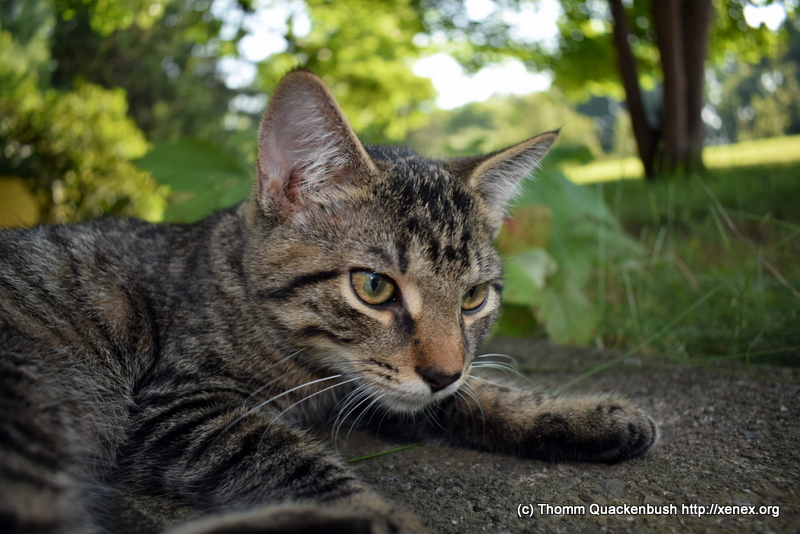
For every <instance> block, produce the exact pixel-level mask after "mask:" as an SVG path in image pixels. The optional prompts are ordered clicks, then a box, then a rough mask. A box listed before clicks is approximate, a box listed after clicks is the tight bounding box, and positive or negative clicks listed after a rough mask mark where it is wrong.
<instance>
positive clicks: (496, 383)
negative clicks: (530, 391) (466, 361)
mask: <svg viewBox="0 0 800 534" xmlns="http://www.w3.org/2000/svg"><path fill="white" fill-rule="evenodd" d="M469 377H470V378H471V379H473V380H477V381H478V382H483V383H484V384H489V385H491V386H495V387H498V388H505V389H510V390H512V391H524V389H522V388H518V387H515V386H510V385H508V384H503V383H500V382H493V381H491V380H488V379H486V378H483V377H480V376H476V375H473V374H470V375H469Z"/></svg>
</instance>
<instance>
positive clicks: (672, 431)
mask: <svg viewBox="0 0 800 534" xmlns="http://www.w3.org/2000/svg"><path fill="white" fill-rule="evenodd" d="M488 350H489V351H491V352H500V353H505V354H509V355H512V356H514V357H515V358H516V359H517V361H518V362H519V363H520V364H521V366H522V367H523V368H524V369H525V374H526V375H527V376H528V377H529V378H530V379H531V380H532V381H533V382H534V383H535V384H536V385H538V386H543V387H549V388H555V387H558V386H559V385H561V384H564V383H566V382H568V381H569V380H571V379H573V378H575V377H576V376H579V375H581V374H582V373H583V372H584V371H586V370H588V369H591V368H593V367H595V366H597V365H599V364H601V363H604V362H607V361H609V360H611V359H613V358H614V357H615V356H617V354H614V353H612V352H604V351H598V350H594V349H576V348H568V347H556V346H552V345H549V344H547V343H543V342H531V341H528V340H498V341H495V342H494V343H492V345H490V347H489V348H488ZM798 384H800V369H796V368H766V369H762V368H758V369H754V368H752V367H751V368H744V367H741V366H736V365H732V364H721V365H705V366H697V365H675V364H671V363H668V362H661V361H657V360H652V359H649V358H644V357H636V358H631V359H629V360H627V361H626V362H623V363H621V364H619V365H616V366H614V367H612V368H610V369H607V370H605V371H602V372H600V373H597V374H595V375H593V376H591V377H589V378H587V379H585V380H583V381H581V382H579V383H578V384H576V385H574V386H572V387H570V388H569V392H575V393H581V392H591V393H597V392H616V393H620V394H623V395H626V396H628V397H629V398H631V399H633V400H634V401H635V402H636V403H638V404H639V405H640V406H641V407H643V408H644V409H646V410H647V411H648V412H649V413H650V414H651V415H652V416H653V417H654V418H655V420H656V421H657V423H658V426H659V429H660V431H661V440H660V442H659V444H658V445H657V446H656V448H655V449H654V450H653V451H652V452H650V453H649V454H647V455H645V456H643V457H640V458H636V459H633V460H630V461H627V462H623V463H620V464H616V465H598V464H586V463H571V462H568V463H559V464H553V463H546V462H538V461H530V460H520V459H517V458H513V457H508V456H501V455H493V454H485V453H479V452H474V451H466V450H454V449H450V448H446V447H441V446H437V445H433V444H427V445H424V446H420V447H415V448H411V449H407V450H405V451H402V452H398V453H394V454H389V455H385V456H380V457H377V458H372V459H369V460H364V461H361V462H357V463H354V464H353V468H354V469H355V470H356V471H357V472H358V473H359V474H360V475H361V476H362V477H363V478H364V479H365V480H367V481H368V482H369V483H371V484H372V485H373V486H374V487H375V488H376V489H377V490H378V491H379V492H380V493H381V494H383V495H384V496H386V497H388V498H390V499H392V500H394V501H395V502H398V503H402V504H404V505H405V506H406V507H407V508H409V509H411V510H413V511H414V512H415V513H417V514H418V515H419V516H420V517H421V518H422V519H423V520H424V521H425V522H426V524H427V525H428V526H429V527H430V529H431V531H432V532H464V533H470V532H511V533H516V532H654V531H657V532H722V531H726V532H731V531H733V532H736V531H741V532H765V533H767V532H777V533H784V532H790V533H795V532H798V533H800V424H799V421H800V386H799V385H798ZM399 445H402V444H401V443H397V442H392V441H386V440H382V439H379V438H376V437H372V436H368V435H364V434H356V433H353V434H352V435H351V436H350V438H349V439H348V441H347V443H346V444H345V446H344V447H343V448H341V450H342V454H343V456H344V457H345V458H352V457H357V456H361V455H364V454H369V453H374V452H379V451H383V450H387V449H391V448H394V447H397V446H399ZM122 504H123V507H122V508H123V510H122V511H120V512H118V515H117V517H118V519H119V524H120V526H121V530H122V531H131V532H146V531H152V530H154V529H155V524H154V522H153V521H152V520H153V519H154V518H155V517H157V516H170V515H175V514H177V513H179V511H178V512H176V511H175V510H171V509H166V511H165V508H164V507H163V506H162V505H160V504H153V503H151V502H149V501H148V500H147V499H141V498H137V499H128V500H123V502H122ZM648 506H649V507H650V508H649V509H648ZM714 506H716V507H718V508H713V509H712V507H714ZM642 507H643V508H642ZM161 522H162V521H161V520H156V521H155V523H161Z"/></svg>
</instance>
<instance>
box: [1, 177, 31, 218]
mask: <svg viewBox="0 0 800 534" xmlns="http://www.w3.org/2000/svg"><path fill="white" fill-rule="evenodd" d="M40 211H41V210H40V209H39V203H38V202H36V197H34V196H33V194H31V192H30V190H29V189H28V187H27V186H26V185H25V182H23V181H22V180H20V179H19V178H16V177H13V176H4V177H0V228H11V227H14V226H33V225H35V224H37V223H38V222H39V219H40V217H41V212H40Z"/></svg>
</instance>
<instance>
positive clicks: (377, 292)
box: [350, 271, 397, 306]
mask: <svg viewBox="0 0 800 534" xmlns="http://www.w3.org/2000/svg"><path fill="white" fill-rule="evenodd" d="M350 283H351V284H352V285H353V291H355V292H356V295H358V298H360V299H361V300H363V301H364V302H366V303H367V304H371V305H373V306H377V305H379V304H386V303H387V302H391V301H392V300H393V299H394V296H395V292H396V290H397V288H396V287H395V285H394V282H393V281H392V279H391V278H389V277H388V276H385V275H382V274H378V273H376V272H374V271H353V272H352V273H350Z"/></svg>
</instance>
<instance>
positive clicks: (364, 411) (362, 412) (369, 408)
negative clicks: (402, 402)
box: [344, 393, 385, 443]
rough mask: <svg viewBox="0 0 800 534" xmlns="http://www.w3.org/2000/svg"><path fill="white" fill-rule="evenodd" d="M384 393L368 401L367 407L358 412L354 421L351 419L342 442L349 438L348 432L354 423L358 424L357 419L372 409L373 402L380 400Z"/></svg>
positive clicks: (353, 426) (354, 425)
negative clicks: (351, 421)
mask: <svg viewBox="0 0 800 534" xmlns="http://www.w3.org/2000/svg"><path fill="white" fill-rule="evenodd" d="M384 395H385V393H382V394H380V395H378V396H377V397H375V398H373V399H372V402H370V403H369V404H368V405H367V407H366V408H364V409H363V410H362V411H361V413H360V414H358V417H356V419H355V421H353V423H352V424H351V425H350V430H348V431H347V435H346V436H345V437H344V442H345V443H347V440H349V439H350V433H351V432H352V431H353V428H355V427H356V425H358V421H359V420H360V419H361V418H362V417H364V415H365V414H366V413H367V412H368V411H370V410H371V409H372V407H373V406H375V404H376V403H377V402H379V401H380V399H381V397H383V396H384ZM367 398H369V397H367Z"/></svg>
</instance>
